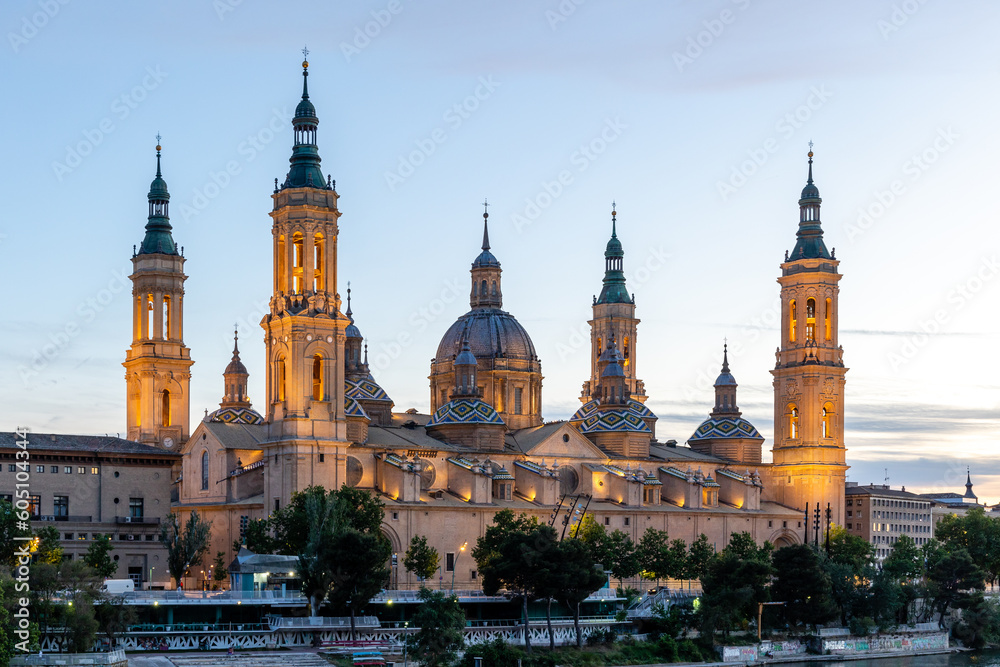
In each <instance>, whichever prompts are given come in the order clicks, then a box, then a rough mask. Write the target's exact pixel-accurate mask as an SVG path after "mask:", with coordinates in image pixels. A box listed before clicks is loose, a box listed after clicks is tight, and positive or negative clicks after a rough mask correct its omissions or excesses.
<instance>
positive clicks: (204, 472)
mask: <svg viewBox="0 0 1000 667" xmlns="http://www.w3.org/2000/svg"><path fill="white" fill-rule="evenodd" d="M201 490H202V491H208V452H207V451H205V452H202V453H201Z"/></svg>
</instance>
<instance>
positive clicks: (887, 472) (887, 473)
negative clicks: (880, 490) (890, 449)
mask: <svg viewBox="0 0 1000 667" xmlns="http://www.w3.org/2000/svg"><path fill="white" fill-rule="evenodd" d="M883 470H885V480H884V481H885V483H886V484H888V483H889V469H888V468H883Z"/></svg>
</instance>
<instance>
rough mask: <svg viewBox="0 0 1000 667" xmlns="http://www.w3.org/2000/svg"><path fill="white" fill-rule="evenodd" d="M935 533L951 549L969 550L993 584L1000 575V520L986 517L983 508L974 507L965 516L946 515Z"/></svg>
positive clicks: (985, 576) (984, 575)
mask: <svg viewBox="0 0 1000 667" xmlns="http://www.w3.org/2000/svg"><path fill="white" fill-rule="evenodd" d="M934 534H935V536H936V537H937V539H938V540H939V541H940V542H941V544H942V545H943V546H944V547H945V548H946V549H948V550H949V551H956V550H958V549H965V551H967V552H968V554H969V556H971V557H972V560H973V561H974V562H975V563H976V564H977V565H978V566H979V567H980V568H981V570H982V572H983V577H984V579H987V580H988V582H989V583H993V582H995V581H996V580H997V577H998V576H1000V520H997V519H994V518H992V517H988V516H986V512H985V510H984V509H983V508H982V507H974V508H972V509H970V510H969V511H968V512H966V514H965V516H961V517H960V516H956V515H954V514H949V515H947V516H945V517H944V518H942V519H941V522H940V523H939V524H938V525H937V526H936V527H935V529H934Z"/></svg>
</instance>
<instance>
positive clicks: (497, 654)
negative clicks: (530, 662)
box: [459, 637, 524, 667]
mask: <svg viewBox="0 0 1000 667" xmlns="http://www.w3.org/2000/svg"><path fill="white" fill-rule="evenodd" d="M476 658H482V659H483V664H484V665H489V667H517V661H518V660H523V659H524V651H523V650H521V648H520V647H517V646H511V645H510V644H508V643H507V642H505V641H504V640H503V639H501V638H499V637H497V638H496V639H493V640H492V641H488V642H483V643H482V644H473V645H472V646H468V647H466V649H465V656H464V657H463V658H462V660H461V662H459V665H461V667H475V664H476V660H475V659H476Z"/></svg>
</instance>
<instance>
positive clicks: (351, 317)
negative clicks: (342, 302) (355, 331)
mask: <svg viewBox="0 0 1000 667" xmlns="http://www.w3.org/2000/svg"><path fill="white" fill-rule="evenodd" d="M344 314H345V315H347V319H349V320H350V321H351V324H354V313H352V312H351V281H350V280H348V281H347V312H345V313H344Z"/></svg>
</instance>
